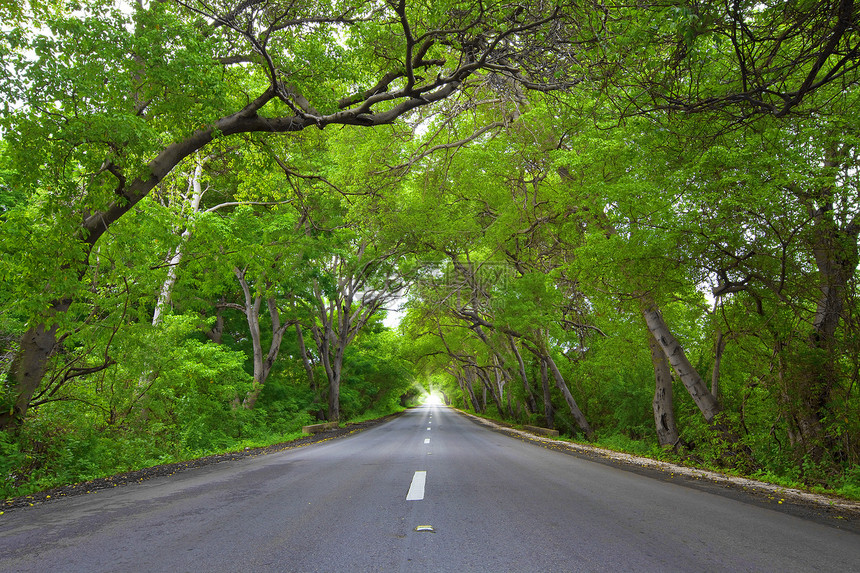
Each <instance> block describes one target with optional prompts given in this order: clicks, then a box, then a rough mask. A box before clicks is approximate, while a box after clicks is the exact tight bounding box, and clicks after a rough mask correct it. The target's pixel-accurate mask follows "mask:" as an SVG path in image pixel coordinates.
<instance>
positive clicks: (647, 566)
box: [0, 406, 860, 573]
mask: <svg viewBox="0 0 860 573" xmlns="http://www.w3.org/2000/svg"><path fill="white" fill-rule="evenodd" d="M416 529H417V530H416ZM7 571H38V572H66V571H81V572H87V573H94V572H98V571H122V572H131V571H164V572H171V573H174V572H183V571H193V572H205V571H243V572H249V571H278V572H281V571H296V572H314V571H324V572H336V571H351V572H361V571H386V572H388V571H416V572H417V571H421V572H428V571H429V572H434V571H456V572H467V571H488V572H501V571H523V572H539V571H546V572H561V571H612V572H619V571H660V572H667V571H733V572H734V571H778V572H781V573H785V572H790V571H816V572H827V571H838V572H849V571H860V535H857V534H855V533H851V532H849V531H844V530H840V529H837V528H834V527H829V526H827V525H825V524H821V523H817V522H813V521H807V520H804V519H800V518H798V517H794V516H792V515H788V514H785V513H782V512H778V511H774V510H771V509H767V508H764V507H759V506H756V505H753V504H748V503H742V502H741V501H737V500H733V499H729V498H726V497H724V496H719V495H714V494H712V493H708V492H703V491H699V490H697V489H694V488H690V487H684V486H683V485H678V484H675V483H668V482H666V481H664V480H659V479H652V478H649V477H643V476H640V475H637V474H635V473H631V472H628V471H624V470H622V469H618V468H615V467H611V466H607V465H604V464H600V463H594V462H591V461H588V460H584V459H581V458H578V457H575V456H571V455H566V454H564V453H561V452H558V451H554V450H550V449H546V448H542V447H540V446H537V445H534V444H531V443H527V442H524V441H521V440H517V439H514V438H511V437H509V436H506V435H503V434H500V433H497V432H493V431H491V430H488V429H486V428H484V427H482V426H480V425H478V424H475V423H474V422H472V421H471V420H469V419H468V418H466V417H464V416H462V415H460V414H458V413H457V412H455V411H452V410H449V409H447V408H444V407H438V406H425V407H421V408H416V409H414V410H410V411H408V412H406V413H405V414H403V415H402V416H400V417H399V418H396V419H394V420H392V421H390V422H387V423H385V424H382V425H379V426H376V427H373V428H371V429H368V430H366V431H363V432H360V433H357V434H354V435H351V436H349V437H345V438H340V439H336V440H331V441H327V442H322V443H319V444H315V445H311V446H307V447H302V448H296V449H293V450H287V451H284V452H281V453H276V454H271V455H267V456H260V457H257V458H249V459H244V460H240V461H235V462H225V463H221V464H215V465H211V466H206V467H203V468H198V469H194V470H189V471H187V472H184V473H181V474H177V475H174V476H170V477H164V478H156V479H152V480H149V481H146V482H144V483H142V484H139V485H132V486H126V487H117V488H115V489H110V490H104V491H99V492H98V493H94V494H90V495H84V496H77V497H71V498H64V499H59V500H56V501H51V502H48V503H45V504H42V505H39V506H36V507H33V508H27V509H22V510H18V511H13V512H10V513H8V514H7V515H4V516H0V572H4V573H5V572H7Z"/></svg>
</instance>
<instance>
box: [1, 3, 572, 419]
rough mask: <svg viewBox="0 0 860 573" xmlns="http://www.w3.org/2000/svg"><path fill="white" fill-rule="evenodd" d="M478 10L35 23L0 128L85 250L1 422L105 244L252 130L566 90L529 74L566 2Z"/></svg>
mask: <svg viewBox="0 0 860 573" xmlns="http://www.w3.org/2000/svg"><path fill="white" fill-rule="evenodd" d="M471 7H472V6H471V5H470V4H469V3H465V4H464V5H462V4H456V6H452V7H450V8H452V9H450V10H449V9H448V8H449V6H447V5H446V6H441V5H434V7H433V9H432V10H428V9H425V8H424V7H423V6H412V5H411V4H410V5H407V3H406V2H405V0H404V1H401V2H399V3H397V4H392V5H379V4H375V3H360V4H358V5H354V6H341V5H339V4H336V3H329V4H327V3H324V4H321V5H315V6H313V7H310V6H309V7H299V6H298V5H296V4H284V5H281V4H269V3H267V4H265V5H263V4H262V3H259V2H245V3H242V4H241V5H239V6H238V7H236V8H234V7H232V6H230V7H227V6H222V5H221V4H220V3H216V4H211V3H204V2H193V1H188V2H183V1H177V2H175V3H167V2H154V3H151V4H149V5H145V4H142V3H139V4H137V5H136V6H135V10H134V12H133V14H131V15H126V14H123V13H121V12H119V11H118V10H116V9H115V8H114V7H113V5H112V3H110V2H106V1H100V2H95V3H90V4H88V6H87V8H86V10H85V11H81V12H80V13H76V14H74V15H72V16H69V17H65V16H63V15H60V14H57V15H54V17H52V18H49V19H48V21H47V24H48V26H49V27H50V29H51V35H50V36H49V35H40V34H38V33H36V34H33V33H30V32H27V31H25V26H26V24H27V22H24V23H23V25H22V27H16V28H14V29H12V30H10V31H8V32H5V33H4V46H11V47H12V48H11V49H10V50H9V51H10V52H11V54H10V56H11V59H12V64H13V65H14V66H15V69H16V72H15V73H14V74H6V75H4V77H3V83H2V86H0V89H2V90H3V92H4V93H5V94H7V98H8V101H16V102H19V105H18V106H17V107H15V108H10V107H8V106H7V108H6V110H5V113H4V115H3V120H2V125H3V129H4V130H5V131H6V133H7V134H9V135H10V142H11V146H12V148H13V149H14V154H15V157H16V158H17V160H19V161H20V162H21V166H22V169H21V171H20V174H21V175H22V177H21V180H20V183H19V184H20V185H22V186H24V187H25V188H27V189H31V190H35V189H39V188H41V189H44V190H47V191H49V192H50V196H49V197H46V200H45V202H44V204H43V207H41V208H42V209H43V210H44V211H45V212H48V213H50V212H54V213H62V215H61V216H60V219H61V220H63V221H64V223H65V224H62V225H59V224H58V225H55V226H54V228H53V229H52V231H51V233H52V234H53V235H55V236H57V237H62V238H63V240H64V241H66V242H67V243H68V244H70V245H74V246H75V248H74V249H71V252H67V253H64V256H62V257H58V258H56V259H55V266H54V267H53V269H52V270H53V272H52V273H50V274H52V275H55V276H64V277H66V278H64V279H63V280H61V281H57V280H53V281H52V282H51V283H50V284H51V288H50V289H47V291H46V296H44V297H42V298H43V299H45V300H47V301H48V303H47V304H44V303H42V304H38V305H34V306H37V307H39V309H40V310H39V312H34V313H33V316H32V319H31V327H30V328H29V330H28V331H27V332H26V333H25V334H24V336H23V337H22V339H21V344H20V351H19V355H18V356H17V357H16V360H15V362H14V364H13V367H12V375H13V377H14V379H15V380H16V382H15V388H14V390H13V394H14V396H15V399H14V407H13V408H12V410H11V414H8V413H4V414H3V418H2V419H0V424H2V426H3V427H8V426H10V425H15V424H17V423H19V422H20V421H21V419H22V417H23V415H24V413H25V412H26V407H27V406H26V405H27V402H28V401H29V398H30V396H32V393H33V392H34V391H35V389H36V388H37V387H38V385H39V382H40V381H41V379H42V376H43V374H44V371H45V368H46V364H47V361H48V359H49V357H50V356H51V355H52V353H53V352H54V350H55V348H56V341H57V333H58V331H59V330H60V329H61V328H65V326H64V325H62V324H60V323H62V322H65V321H66V320H67V315H66V312H67V311H68V309H69V306H70V304H71V302H70V301H71V300H73V299H74V298H75V297H76V296H77V293H76V290H77V287H75V286H74V282H75V280H76V279H80V277H81V276H82V273H83V272H84V270H83V269H84V268H85V267H86V265H87V262H88V260H89V256H90V254H91V253H92V251H93V249H94V247H95V245H96V243H97V242H98V241H99V239H100V238H101V237H102V236H103V235H104V233H105V231H106V230H107V229H109V228H110V227H111V226H112V225H113V224H114V223H116V222H117V221H118V220H120V219H121V218H122V217H123V216H125V214H126V213H128V212H129V211H130V210H131V209H133V208H134V207H135V205H137V204H138V203H139V202H140V201H141V200H142V199H143V198H145V197H146V196H147V195H148V194H149V193H150V192H151V191H152V189H154V188H155V186H156V185H158V183H159V182H160V181H162V180H163V179H164V177H165V176H167V174H168V173H170V171H171V170H173V169H174V168H175V167H176V166H177V165H178V164H179V163H180V162H181V161H182V160H183V159H185V158H186V157H189V156H190V155H192V154H194V153H195V152H197V151H199V150H201V149H203V148H204V147H206V146H207V145H209V144H211V143H212V142H213V141H215V140H216V139H219V138H224V137H229V136H233V135H237V134H243V133H261V134H272V133H294V132H298V131H301V130H303V129H305V128H307V127H317V128H324V127H326V126H327V125H333V124H334V125H352V126H364V127H372V126H377V125H384V124H388V123H390V122H392V121H394V120H395V119H397V118H398V117H400V116H402V115H404V114H407V113H409V112H410V111H412V110H414V109H416V108H420V107H423V106H427V105H431V104H433V103H436V102H439V101H442V100H444V99H445V98H447V97H449V96H450V95H452V94H454V93H455V92H457V91H468V90H469V89H470V84H469V80H470V78H472V77H474V76H476V75H477V74H479V73H484V72H489V73H497V74H505V75H507V76H509V77H512V78H514V79H515V80H517V81H521V82H523V83H525V84H526V85H528V86H530V87H545V88H550V87H554V86H556V85H558V80H557V79H555V80H553V83H552V84H551V85H550V84H546V82H545V81H544V78H543V77H542V76H540V74H536V76H535V78H534V79H533V80H532V79H530V76H529V74H530V72H531V71H532V70H534V69H536V68H535V67H532V68H530V66H529V64H530V62H531V63H534V58H535V56H536V55H538V56H539V54H541V52H542V50H544V49H545V48H547V49H548V48H551V47H552V46H547V42H548V41H549V40H548V38H549V36H548V35H547V34H545V31H546V30H547V29H548V28H549V27H550V26H552V25H553V22H555V21H557V20H559V19H560V18H562V17H563V15H564V13H563V11H562V10H561V9H560V8H559V7H549V8H547V9H544V8H543V7H537V6H536V7H530V8H529V9H523V7H522V6H518V5H507V4H499V5H494V6H493V7H492V8H490V9H481V10H471V9H470V8H471ZM207 22H208V23H207ZM335 37H337V38H338V39H339V40H338V41H333V38H335ZM321 46H327V47H326V48H325V49H324V50H320V47H321ZM31 51H32V52H31ZM30 53H35V58H33V57H31V56H30V55H29V54H30ZM393 53H396V54H398V57H397V58H391V55H392V54H393ZM60 54H61V55H62V57H58V55H60ZM94 55H95V56H94ZM374 74H378V75H377V76H376V77H375V78H374V79H371V78H373V75H374ZM562 83H563V82H562ZM69 85H74V86H75V89H73V90H70V89H67V87H68V86H69ZM174 86H180V89H179V90H175V89H174ZM356 86H362V87H359V88H358V89H356ZM368 86H370V87H368ZM61 285H62V286H61ZM33 290H34V291H35V292H38V291H41V290H44V289H41V288H40V287H38V286H36V285H34V286H33Z"/></svg>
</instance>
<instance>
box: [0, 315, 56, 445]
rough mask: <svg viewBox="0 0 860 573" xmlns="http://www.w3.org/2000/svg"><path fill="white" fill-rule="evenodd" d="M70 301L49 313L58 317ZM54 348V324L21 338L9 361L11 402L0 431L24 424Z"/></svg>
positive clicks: (0, 416)
mask: <svg viewBox="0 0 860 573" xmlns="http://www.w3.org/2000/svg"><path fill="white" fill-rule="evenodd" d="M70 306H71V301H70V300H65V301H59V302H57V303H55V304H54V306H53V308H52V309H51V312H52V313H53V314H59V313H63V312H66V311H67V310H69V307H70ZM56 348H57V325H56V324H54V325H52V326H51V327H49V328H48V327H46V326H45V324H44V323H42V324H37V325H36V326H31V327H30V328H29V329H27V331H26V332H25V333H24V335H23V336H22V337H21V342H20V348H19V349H18V352H17V353H16V354H15V358H13V359H12V364H11V367H10V374H11V378H12V391H11V397H12V402H11V404H9V409H8V410H7V409H5V408H4V411H3V412H0V430H10V429H17V428H18V427H20V425H21V423H22V422H23V421H24V416H25V415H26V414H27V408H29V406H30V400H31V399H32V398H33V394H35V393H36V390H38V389H39V385H40V384H41V382H42V377H43V376H44V375H45V372H46V371H47V367H48V359H49V358H50V357H51V355H52V354H53V353H54V351H55V350H56Z"/></svg>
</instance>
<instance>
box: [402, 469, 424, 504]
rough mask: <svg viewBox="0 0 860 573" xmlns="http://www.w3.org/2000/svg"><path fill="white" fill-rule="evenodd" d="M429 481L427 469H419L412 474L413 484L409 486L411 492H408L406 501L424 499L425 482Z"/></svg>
mask: <svg viewBox="0 0 860 573" xmlns="http://www.w3.org/2000/svg"><path fill="white" fill-rule="evenodd" d="M426 481H427V472H426V471H417V472H415V475H414V476H412V485H410V486H409V493H407V494H406V501H420V500H422V499H424V483H425V482H426Z"/></svg>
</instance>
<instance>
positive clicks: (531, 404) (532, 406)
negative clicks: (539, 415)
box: [508, 335, 538, 414]
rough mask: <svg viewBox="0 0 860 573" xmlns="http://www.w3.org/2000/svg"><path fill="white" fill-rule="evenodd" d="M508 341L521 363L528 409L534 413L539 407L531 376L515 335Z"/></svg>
mask: <svg viewBox="0 0 860 573" xmlns="http://www.w3.org/2000/svg"><path fill="white" fill-rule="evenodd" d="M508 342H509V343H510V345H511V350H512V351H513V352H514V356H515V357H516V359H517V364H518V365H519V368H520V378H522V381H523V390H524V391H525V395H526V409H527V410H528V413H529V414H533V413H535V412H537V411H538V409H537V402H536V401H535V395H534V393H533V392H532V388H531V386H530V385H529V378H528V376H527V375H526V365H525V363H524V362H523V357H522V355H521V354H520V351H519V349H518V348H517V343H516V342H515V341H514V337H513V336H511V335H508Z"/></svg>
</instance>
